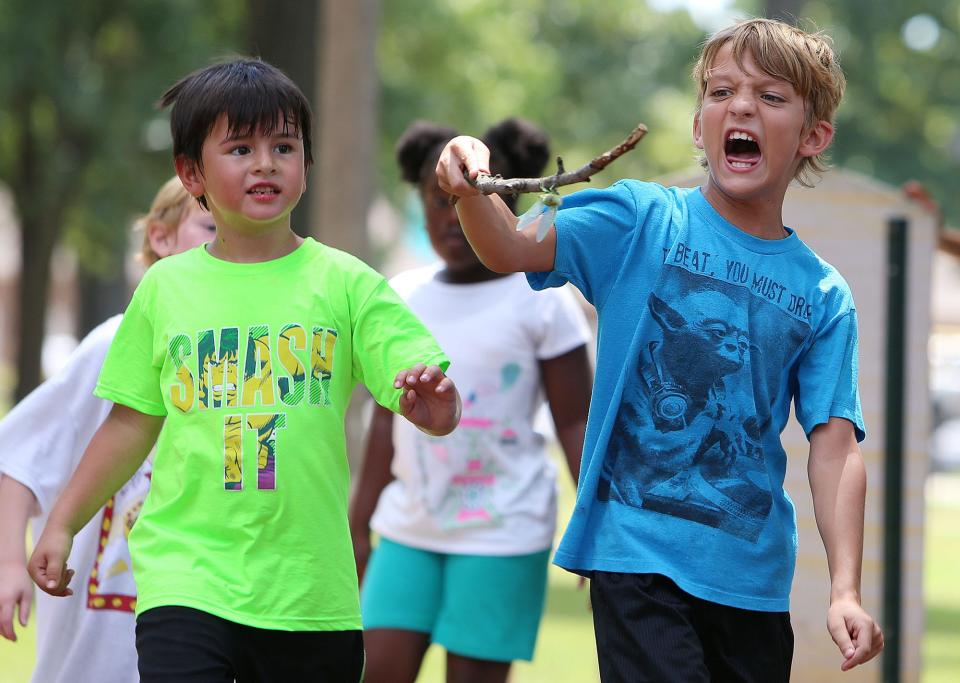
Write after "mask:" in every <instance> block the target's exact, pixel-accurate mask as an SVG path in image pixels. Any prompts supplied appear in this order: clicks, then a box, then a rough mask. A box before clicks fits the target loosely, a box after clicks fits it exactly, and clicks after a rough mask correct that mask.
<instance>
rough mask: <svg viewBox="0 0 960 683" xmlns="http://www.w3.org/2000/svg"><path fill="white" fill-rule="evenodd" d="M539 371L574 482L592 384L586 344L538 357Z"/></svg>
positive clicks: (578, 474)
mask: <svg viewBox="0 0 960 683" xmlns="http://www.w3.org/2000/svg"><path fill="white" fill-rule="evenodd" d="M540 371H541V374H542V377H543V388H544V392H545V393H546V396H547V401H548V402H549V404H550V413H551V415H553V424H554V426H555V427H556V430H557V439H558V440H559V441H560V447H561V448H562V449H563V455H564V457H565V458H566V460H567V467H568V468H569V469H570V476H572V477H573V483H574V485H576V484H577V481H578V480H579V478H580V459H581V457H582V455H583V435H584V432H585V431H586V428H587V413H588V412H589V409H590V388H591V386H592V384H593V379H592V372H591V369H590V360H589V358H588V357H587V347H586V346H578V347H577V348H575V349H573V350H572V351H568V352H567V353H565V354H563V355H561V356H557V357H556V358H550V359H548V360H544V361H540Z"/></svg>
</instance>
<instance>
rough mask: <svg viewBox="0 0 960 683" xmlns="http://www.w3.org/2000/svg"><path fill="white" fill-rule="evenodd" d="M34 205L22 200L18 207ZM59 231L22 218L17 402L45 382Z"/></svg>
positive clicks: (19, 199)
mask: <svg viewBox="0 0 960 683" xmlns="http://www.w3.org/2000/svg"><path fill="white" fill-rule="evenodd" d="M24 201H30V200H29V199H28V198H25V197H22V196H18V197H17V203H18V205H19V206H23V204H22V203H21V202H24ZM54 233H55V231H54V230H52V229H50V228H49V226H45V225H44V221H42V220H37V219H36V218H35V217H34V216H31V215H30V214H29V213H27V212H24V213H23V214H22V215H21V218H20V243H21V245H22V246H21V249H22V254H23V255H22V258H21V271H20V286H19V290H18V293H17V303H18V314H19V325H18V327H17V386H16V389H15V391H14V401H19V400H20V399H22V398H23V397H24V396H26V395H27V394H29V393H30V392H31V391H32V390H33V388H34V387H36V386H37V385H38V384H39V383H40V380H41V366H40V361H41V352H42V350H43V338H44V331H45V329H46V311H47V296H48V294H49V290H50V259H51V257H52V255H53V245H54V242H55V241H56V235H55V234H54Z"/></svg>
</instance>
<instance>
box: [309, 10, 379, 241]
mask: <svg viewBox="0 0 960 683" xmlns="http://www.w3.org/2000/svg"><path fill="white" fill-rule="evenodd" d="M378 15H379V3H378V2H377V0H353V1H352V2H325V3H324V6H323V12H322V15H321V17H320V22H319V23H320V31H321V33H320V50H319V54H318V59H319V64H320V65H319V67H318V69H317V71H318V76H319V82H318V85H317V91H318V93H319V102H320V106H319V108H318V113H319V120H320V128H319V131H318V135H317V141H318V144H317V148H318V152H319V154H318V155H317V157H318V158H317V168H316V169H315V170H314V171H313V173H312V177H311V180H310V188H311V192H312V193H313V197H314V204H313V207H314V208H313V214H312V220H311V227H312V229H313V233H314V234H315V235H316V236H317V237H318V238H319V239H320V240H321V241H323V242H324V243H326V244H329V245H331V246H334V247H337V248H338V249H343V250H345V251H348V252H350V253H351V254H354V255H355V256H359V257H360V258H363V259H367V258H369V256H370V247H369V240H368V239H367V212H368V210H369V208H370V203H371V201H372V200H373V191H374V182H375V180H374V179H375V163H376V145H377V117H376V102H377V83H378V81H377V65H376V44H377V28H378Z"/></svg>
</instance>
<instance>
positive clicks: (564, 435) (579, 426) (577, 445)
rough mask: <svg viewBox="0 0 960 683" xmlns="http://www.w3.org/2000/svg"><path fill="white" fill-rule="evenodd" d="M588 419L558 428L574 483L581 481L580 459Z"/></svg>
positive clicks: (559, 439)
mask: <svg viewBox="0 0 960 683" xmlns="http://www.w3.org/2000/svg"><path fill="white" fill-rule="evenodd" d="M586 426H587V422H586V420H585V419H584V420H581V421H580V422H578V423H573V424H568V425H566V426H565V427H563V428H562V429H558V430H557V440H558V441H559V442H560V447H561V448H562V449H563V456H564V458H565V459H566V461H567V468H568V469H569V470H570V476H571V477H572V478H573V485H574V486H576V485H577V483H578V482H579V481H580V460H581V458H582V456H583V434H584V430H585V429H586Z"/></svg>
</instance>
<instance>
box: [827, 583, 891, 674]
mask: <svg viewBox="0 0 960 683" xmlns="http://www.w3.org/2000/svg"><path fill="white" fill-rule="evenodd" d="M827 630H829V631H830V635H831V636H832V637H833V642H835V643H836V644H837V647H838V648H840V653H841V654H842V655H843V658H844V661H843V663H842V664H841V665H840V670H841V671H849V670H850V669H852V668H853V667H855V666H857V665H858V664H863V663H864V662H868V661H870V660H871V659H873V658H874V657H876V656H877V655H878V654H880V650H882V649H883V631H881V630H880V626H879V625H877V622H875V621H874V620H873V617H871V616H870V615H869V614H867V612H866V610H864V609H863V607H861V606H860V604H859V603H858V602H857V601H855V600H850V599H842V600H834V601H833V603H831V605H830V609H829V610H828V611H827Z"/></svg>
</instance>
